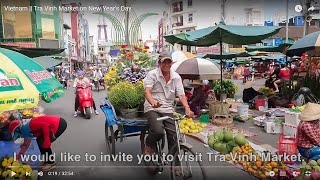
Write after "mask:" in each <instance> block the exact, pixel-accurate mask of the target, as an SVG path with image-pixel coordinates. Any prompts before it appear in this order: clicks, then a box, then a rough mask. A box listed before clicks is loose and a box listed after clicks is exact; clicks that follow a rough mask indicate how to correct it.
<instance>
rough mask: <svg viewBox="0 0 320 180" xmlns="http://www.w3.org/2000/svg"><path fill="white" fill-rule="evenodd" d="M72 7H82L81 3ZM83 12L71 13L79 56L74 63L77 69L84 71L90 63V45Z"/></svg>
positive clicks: (72, 4)
mask: <svg viewBox="0 0 320 180" xmlns="http://www.w3.org/2000/svg"><path fill="white" fill-rule="evenodd" d="M70 6H71V7H80V6H81V3H78V4H77V3H70ZM83 15H84V14H83V12H80V11H71V31H72V38H73V39H74V40H75V42H76V50H77V56H76V61H74V68H75V69H83V68H87V67H88V63H87V62H88V61H90V55H89V53H88V52H87V51H89V52H90V45H89V28H88V22H87V20H86V19H85V18H84V17H83Z"/></svg>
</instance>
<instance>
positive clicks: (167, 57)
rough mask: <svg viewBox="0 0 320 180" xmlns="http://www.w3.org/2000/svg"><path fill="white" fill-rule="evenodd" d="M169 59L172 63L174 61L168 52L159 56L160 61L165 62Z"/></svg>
mask: <svg viewBox="0 0 320 180" xmlns="http://www.w3.org/2000/svg"><path fill="white" fill-rule="evenodd" d="M166 59H169V60H170V61H173V60H172V58H171V56H170V54H169V52H168V51H163V52H162V53H160V55H159V61H160V62H163V61H164V60H166Z"/></svg>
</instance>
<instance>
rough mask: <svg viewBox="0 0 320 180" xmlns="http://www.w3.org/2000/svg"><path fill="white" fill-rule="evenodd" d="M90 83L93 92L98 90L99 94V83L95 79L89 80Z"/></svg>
mask: <svg viewBox="0 0 320 180" xmlns="http://www.w3.org/2000/svg"><path fill="white" fill-rule="evenodd" d="M91 83H92V84H93V85H94V88H95V90H98V92H99V91H100V87H99V86H100V85H99V81H98V80H95V79H91ZM91 90H93V86H91Z"/></svg>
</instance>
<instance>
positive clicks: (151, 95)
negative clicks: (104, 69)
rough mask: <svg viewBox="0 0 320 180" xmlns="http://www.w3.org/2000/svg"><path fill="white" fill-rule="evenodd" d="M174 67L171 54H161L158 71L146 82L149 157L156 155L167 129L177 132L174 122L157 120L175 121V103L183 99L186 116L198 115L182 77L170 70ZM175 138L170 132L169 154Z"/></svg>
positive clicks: (147, 153)
mask: <svg viewBox="0 0 320 180" xmlns="http://www.w3.org/2000/svg"><path fill="white" fill-rule="evenodd" d="M172 63H173V61H172V59H171V57H170V55H169V54H168V53H167V52H163V53H161V54H160V56H159V59H158V65H159V66H158V68H156V69H154V70H152V71H150V72H149V73H148V74H147V76H146V77H145V79H144V81H143V84H144V89H145V97H146V100H145V103H144V112H145V116H146V118H147V120H148V123H149V135H148V137H147V139H146V146H145V149H144V153H145V154H146V155H152V153H153V147H155V146H156V142H157V141H159V140H160V139H161V138H162V137H163V135H164V128H163V125H164V126H165V127H167V128H170V129H173V130H175V125H174V122H171V121H170V120H165V121H163V122H162V121H157V118H159V117H163V116H170V117H173V111H174V106H173V102H174V100H175V97H176V96H178V97H179V100H180V101H181V103H182V105H183V107H184V108H185V113H186V115H188V116H189V117H193V115H194V113H193V112H192V111H191V110H190V107H189V105H188V102H187V98H186V96H185V93H184V88H183V84H182V79H181V77H180V75H179V74H178V73H176V72H174V71H171V70H170V68H171V66H172ZM162 123H163V125H162ZM174 136H175V133H174V132H171V131H167V141H168V148H169V150H170V149H171V148H172V147H173V146H174V143H175V141H176V140H175V139H174Z"/></svg>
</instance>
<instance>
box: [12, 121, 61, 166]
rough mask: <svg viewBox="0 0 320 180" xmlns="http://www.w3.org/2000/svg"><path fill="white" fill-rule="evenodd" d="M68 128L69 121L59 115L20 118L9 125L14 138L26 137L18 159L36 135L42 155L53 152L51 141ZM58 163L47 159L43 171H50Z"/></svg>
mask: <svg viewBox="0 0 320 180" xmlns="http://www.w3.org/2000/svg"><path fill="white" fill-rule="evenodd" d="M66 128H67V122H66V121H65V120H64V119H63V118H61V117H59V116H40V117H36V118H32V119H31V120H30V121H29V122H25V123H22V122H21V121H20V120H14V121H12V122H11V123H10V125H9V130H10V133H11V135H12V137H13V139H14V140H15V139H17V138H19V137H20V138H24V139H25V141H24V144H23V146H24V147H23V148H21V151H20V152H19V154H18V155H17V156H18V157H17V158H18V159H19V158H20V155H21V154H23V153H24V152H23V151H24V150H27V149H28V147H29V145H30V138H32V137H36V138H37V143H38V146H39V149H40V153H41V154H42V155H46V154H47V157H49V155H51V154H52V150H51V143H52V142H54V141H55V140H56V139H57V138H58V137H59V136H60V135H61V134H62V133H63V132H64V131H65V130H66ZM55 165H56V163H55V162H54V161H51V160H50V159H47V160H46V162H44V164H43V166H42V170H43V171H49V170H51V169H53V168H55Z"/></svg>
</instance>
